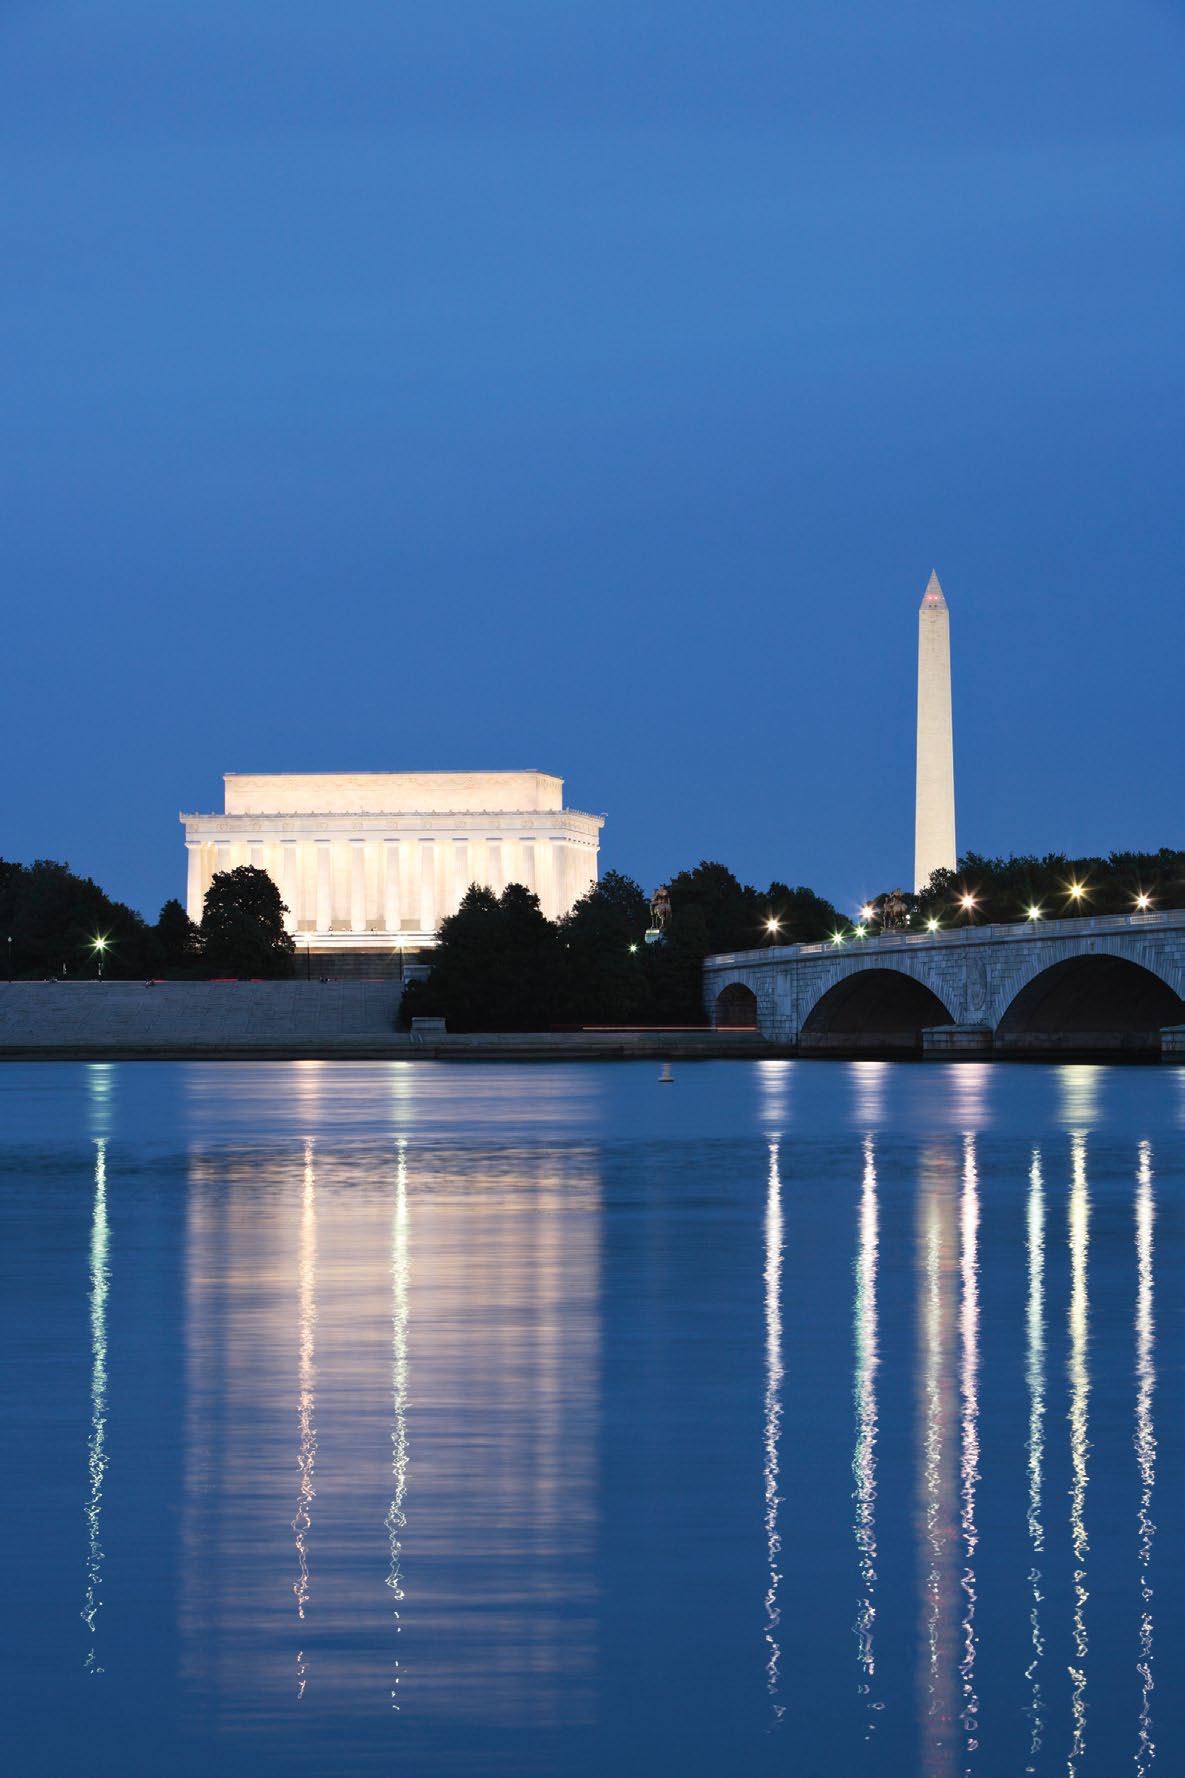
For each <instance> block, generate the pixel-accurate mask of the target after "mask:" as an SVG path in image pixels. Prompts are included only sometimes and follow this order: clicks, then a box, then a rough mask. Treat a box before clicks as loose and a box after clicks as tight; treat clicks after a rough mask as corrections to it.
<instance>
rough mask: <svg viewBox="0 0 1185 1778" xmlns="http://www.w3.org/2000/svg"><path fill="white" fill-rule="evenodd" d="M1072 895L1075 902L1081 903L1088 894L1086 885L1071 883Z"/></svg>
mask: <svg viewBox="0 0 1185 1778" xmlns="http://www.w3.org/2000/svg"><path fill="white" fill-rule="evenodd" d="M1070 894H1071V895H1072V896H1073V897H1074V900H1075V901H1081V900H1082V897H1083V896H1084V895H1085V894H1086V888H1085V885H1084V884H1082V883H1071V884H1070Z"/></svg>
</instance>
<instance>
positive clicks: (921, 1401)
mask: <svg viewBox="0 0 1185 1778" xmlns="http://www.w3.org/2000/svg"><path fill="white" fill-rule="evenodd" d="M953 1181H954V1163H953V1159H952V1156H951V1155H950V1153H949V1152H948V1151H947V1150H946V1149H945V1148H942V1147H931V1148H928V1149H925V1150H923V1153H922V1164H921V1179H920V1189H919V1193H918V1274H919V1275H918V1286H919V1296H920V1301H919V1317H918V1331H919V1337H920V1342H921V1352H920V1354H919V1364H918V1430H919V1435H920V1445H921V1450H920V1470H921V1475H920V1481H921V1500H920V1507H921V1541H920V1555H921V1626H920V1632H921V1645H922V1651H923V1659H922V1664H921V1670H920V1674H919V1681H920V1698H919V1703H920V1717H921V1721H920V1730H921V1743H922V1767H923V1770H924V1771H925V1772H926V1773H927V1774H930V1775H932V1778H945V1774H947V1773H950V1772H953V1771H954V1767H955V1758H956V1754H957V1751H958V1747H957V1721H956V1714H955V1683H954V1668H955V1660H954V1651H955V1645H956V1631H955V1622H956V1614H957V1611H958V1605H957V1603H956V1600H957V1596H958V1593H959V1579H958V1571H957V1566H956V1561H957V1540H958V1528H957V1519H956V1509H955V1494H956V1480H955V1447H956V1437H957V1433H956V1427H957V1420H956V1402H955V1379H954V1355H953V1348H954V1339H955V1299H956V1294H957V1272H956V1266H955V1240H956V1235H955V1229H956V1205H955V1191H954V1182H953Z"/></svg>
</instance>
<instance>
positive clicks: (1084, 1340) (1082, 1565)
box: [1066, 1069, 1096, 1778]
mask: <svg viewBox="0 0 1185 1778" xmlns="http://www.w3.org/2000/svg"><path fill="white" fill-rule="evenodd" d="M1066 1072H1069V1071H1068V1070H1067V1071H1066ZM1084 1072H1088V1073H1091V1074H1093V1073H1095V1072H1096V1070H1094V1069H1091V1070H1086V1071H1084ZM1070 1156H1071V1162H1070V1166H1071V1177H1070V1204H1069V1247H1070V1308H1069V1334H1070V1355H1069V1367H1068V1369H1069V1380H1070V1470H1071V1486H1070V1547H1071V1549H1072V1551H1073V1556H1074V1577H1073V1579H1074V1614H1073V1623H1072V1631H1071V1640H1072V1644H1073V1654H1074V1659H1073V1663H1072V1664H1071V1666H1070V1683H1071V1693H1070V1727H1071V1739H1070V1754H1069V1759H1068V1761H1067V1766H1068V1770H1069V1773H1070V1778H1073V1775H1074V1773H1075V1772H1076V1771H1077V1769H1078V1762H1079V1760H1080V1759H1081V1758H1082V1756H1083V1754H1084V1753H1085V1751H1086V1657H1087V1653H1088V1650H1089V1639H1088V1636H1087V1629H1086V1601H1087V1599H1088V1598H1089V1593H1088V1591H1087V1586H1086V1557H1087V1552H1088V1550H1089V1548H1090V1543H1089V1540H1088V1538H1087V1535H1086V1488H1087V1482H1088V1479H1089V1477H1088V1473H1087V1461H1086V1459H1087V1453H1088V1452H1089V1450H1090V1441H1089V1438H1088V1431H1089V1424H1088V1419H1089V1407H1090V1370H1089V1367H1088V1363H1087V1352H1088V1339H1089V1330H1090V1300H1089V1294H1088V1284H1087V1259H1088V1250H1089V1244H1090V1195H1089V1190H1088V1187H1087V1180H1086V1138H1085V1136H1083V1135H1082V1134H1081V1132H1079V1133H1077V1134H1075V1135H1073V1136H1072V1137H1071V1138H1070Z"/></svg>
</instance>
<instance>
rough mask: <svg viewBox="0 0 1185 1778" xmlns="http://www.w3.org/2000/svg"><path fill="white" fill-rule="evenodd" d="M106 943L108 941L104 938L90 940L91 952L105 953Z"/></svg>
mask: <svg viewBox="0 0 1185 1778" xmlns="http://www.w3.org/2000/svg"><path fill="white" fill-rule="evenodd" d="M107 943H108V941H107V939H105V938H102V937H100V938H92V939H91V950H92V951H99V952H102V951H105V950H106V949H107Z"/></svg>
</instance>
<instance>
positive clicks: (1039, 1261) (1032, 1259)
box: [1025, 1148, 1045, 1772]
mask: <svg viewBox="0 0 1185 1778" xmlns="http://www.w3.org/2000/svg"><path fill="white" fill-rule="evenodd" d="M1026 1222H1027V1231H1026V1232H1027V1253H1028V1282H1029V1290H1028V1301H1027V1304H1026V1308H1025V1331H1026V1336H1027V1350H1026V1359H1025V1377H1026V1381H1027V1383H1028V1388H1029V1434H1028V1460H1029V1510H1028V1526H1029V1543H1030V1545H1031V1548H1032V1555H1033V1566H1032V1567H1031V1568H1030V1570H1029V1586H1030V1589H1031V1592H1032V1600H1033V1603H1032V1607H1031V1609H1030V1612H1029V1624H1030V1627H1031V1638H1032V1650H1033V1652H1032V1659H1031V1660H1030V1662H1029V1664H1028V1666H1027V1667H1026V1668H1025V1678H1026V1679H1027V1680H1028V1681H1029V1683H1030V1685H1031V1686H1032V1696H1031V1700H1030V1703H1029V1713H1030V1716H1031V1719H1032V1723H1031V1728H1030V1734H1029V1763H1028V1765H1027V1766H1026V1767H1025V1770H1026V1771H1027V1772H1035V1771H1036V1770H1037V1766H1036V1761H1037V1758H1038V1755H1039V1754H1040V1752H1041V1748H1042V1745H1043V1743H1044V1738H1045V1720H1044V1713H1043V1704H1042V1697H1041V1661H1042V1657H1043V1655H1044V1653H1045V1641H1044V1638H1043V1636H1042V1634H1041V1603H1042V1598H1043V1595H1042V1592H1041V1562H1042V1557H1043V1552H1044V1549H1045V1525H1044V1521H1043V1518H1042V1494H1043V1489H1044V1469H1045V1188H1044V1181H1043V1179H1042V1177H1041V1151H1040V1149H1039V1148H1034V1150H1033V1158H1032V1162H1031V1164H1030V1167H1029V1199H1028V1207H1027V1216H1026Z"/></svg>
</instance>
